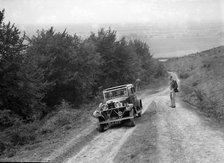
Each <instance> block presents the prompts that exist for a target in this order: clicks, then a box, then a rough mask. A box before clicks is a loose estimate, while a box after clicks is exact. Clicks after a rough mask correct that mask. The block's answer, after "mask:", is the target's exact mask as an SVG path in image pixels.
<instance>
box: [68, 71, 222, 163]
mask: <svg viewBox="0 0 224 163" xmlns="http://www.w3.org/2000/svg"><path fill="white" fill-rule="evenodd" d="M174 75H175V74H174ZM141 98H142V101H143V107H144V111H143V112H144V114H143V115H142V117H141V118H140V119H137V120H136V126H135V127H133V128H129V127H118V128H111V129H109V130H107V131H106V132H104V133H101V134H97V135H96V136H95V137H94V138H93V139H92V140H91V141H89V142H88V143H87V145H86V146H84V147H83V148H82V149H81V150H80V151H79V152H78V153H75V154H74V155H73V156H72V157H70V158H68V159H67V160H66V162H71V163H72V162H83V163H86V162H91V163H94V162H96V163H101V162H102V163H104V162H127V163H130V162H159V163H160V162H161V163H169V162H171V163H173V162H176V163H183V162H187V163H195V162H203V163H205V162H208V163H210V162H220V163H221V162H224V129H223V127H222V126H220V125H217V124H215V122H213V121H212V120H211V119H209V118H206V117H204V116H203V115H202V114H201V113H198V112H196V111H194V110H193V109H189V108H190V107H189V106H187V105H186V104H184V103H183V102H182V101H181V100H180V99H179V100H177V104H176V106H177V107H176V108H170V107H169V105H170V100H169V89H168V88H166V89H163V90H160V91H159V92H158V93H155V94H153V95H149V94H148V93H144V94H142V95H141Z"/></svg>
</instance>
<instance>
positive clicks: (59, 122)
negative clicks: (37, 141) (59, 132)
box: [40, 100, 79, 134]
mask: <svg viewBox="0 0 224 163" xmlns="http://www.w3.org/2000/svg"><path fill="white" fill-rule="evenodd" d="M56 108H57V109H56V110H57V111H56V112H55V114H54V115H53V116H51V117H50V118H49V119H48V120H47V121H46V123H45V124H44V125H43V126H42V128H41V129H40V132H41V133H42V134H45V133H50V132H52V131H54V130H56V129H57V128H60V127H63V126H66V125H69V124H71V123H72V122H73V121H75V120H76V118H77V116H78V112H79V111H78V110H74V109H72V106H71V105H70V104H69V103H68V102H66V101H65V100H62V102H61V104H60V105H58V106H56Z"/></svg>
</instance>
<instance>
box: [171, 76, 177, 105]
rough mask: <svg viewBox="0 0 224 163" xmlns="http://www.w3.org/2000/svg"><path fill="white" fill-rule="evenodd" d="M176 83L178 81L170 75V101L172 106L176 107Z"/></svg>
mask: <svg viewBox="0 0 224 163" xmlns="http://www.w3.org/2000/svg"><path fill="white" fill-rule="evenodd" d="M175 84H176V81H175V80H174V79H173V77H172V76H170V101H171V106H170V107H171V108H175V107H176V105H175Z"/></svg>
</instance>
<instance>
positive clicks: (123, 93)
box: [103, 87, 128, 101]
mask: <svg viewBox="0 0 224 163" xmlns="http://www.w3.org/2000/svg"><path fill="white" fill-rule="evenodd" d="M111 94H112V95H111ZM103 96H104V100H105V101H108V100H112V99H115V98H119V97H127V96H128V91H127V88H126V87H125V88H118V89H114V90H110V91H105V92H103Z"/></svg>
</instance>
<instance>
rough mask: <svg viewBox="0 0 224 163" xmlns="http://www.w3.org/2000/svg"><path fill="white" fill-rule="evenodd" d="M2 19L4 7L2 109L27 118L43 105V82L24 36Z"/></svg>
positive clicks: (0, 36) (0, 58)
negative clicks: (27, 52) (31, 59)
mask: <svg viewBox="0 0 224 163" xmlns="http://www.w3.org/2000/svg"><path fill="white" fill-rule="evenodd" d="M3 19H4V10H2V11H0V23H1V24H0V81H1V82H0V109H1V110H9V111H11V113H12V114H18V115H20V116H22V118H24V119H28V118H31V117H30V116H32V113H34V112H35V109H37V108H38V107H39V108H40V107H42V103H41V99H42V98H43V95H44V94H43V91H44V83H43V81H42V78H41V76H40V74H39V73H40V72H39V71H38V69H36V67H35V65H33V64H32V62H31V61H30V60H29V59H28V57H27V54H26V51H25V50H26V45H25V44H24V43H23V42H24V39H25V35H22V36H21V33H20V31H19V30H18V28H16V27H15V25H14V24H13V25H11V23H10V22H9V23H7V24H5V23H4V22H3Z"/></svg>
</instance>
